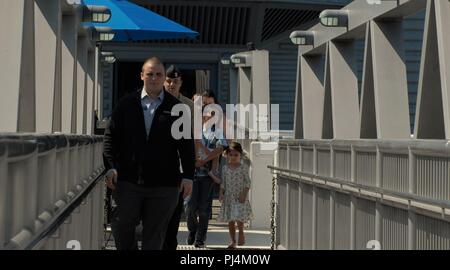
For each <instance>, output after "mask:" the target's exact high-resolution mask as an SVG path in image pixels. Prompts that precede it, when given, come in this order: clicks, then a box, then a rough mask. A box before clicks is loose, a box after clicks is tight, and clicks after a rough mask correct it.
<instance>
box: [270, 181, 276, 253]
mask: <svg viewBox="0 0 450 270" xmlns="http://www.w3.org/2000/svg"><path fill="white" fill-rule="evenodd" d="M276 180H277V178H276V176H275V175H274V176H273V178H272V201H271V217H270V227H271V230H272V231H271V244H270V249H272V250H274V249H276V244H275V232H276V218H275V217H276V216H275V215H276V211H275V209H276V202H275V188H276Z"/></svg>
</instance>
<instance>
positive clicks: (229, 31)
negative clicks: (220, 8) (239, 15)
mask: <svg viewBox="0 0 450 270" xmlns="http://www.w3.org/2000/svg"><path fill="white" fill-rule="evenodd" d="M236 10H237V8H234V7H232V8H230V15H229V18H230V20H229V21H228V25H229V26H230V27H229V28H228V29H227V38H228V41H229V42H230V43H231V40H232V37H233V26H234V23H235V20H236Z"/></svg>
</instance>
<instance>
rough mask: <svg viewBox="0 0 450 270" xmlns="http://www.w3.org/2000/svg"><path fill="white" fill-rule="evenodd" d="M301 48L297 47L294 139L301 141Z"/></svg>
mask: <svg viewBox="0 0 450 270" xmlns="http://www.w3.org/2000/svg"><path fill="white" fill-rule="evenodd" d="M303 50H304V49H302V46H299V47H298V56H297V79H296V85H295V112H294V139H303V103H302V65H301V63H302V61H301V59H302V56H301V55H302V52H303Z"/></svg>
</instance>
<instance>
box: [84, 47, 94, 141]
mask: <svg viewBox="0 0 450 270" xmlns="http://www.w3.org/2000/svg"><path fill="white" fill-rule="evenodd" d="M87 59H88V61H87V95H86V100H87V104H86V116H85V119H86V132H84V133H85V134H88V135H92V134H94V130H95V129H94V128H95V127H94V125H95V119H94V114H95V111H94V110H95V109H94V108H95V85H94V81H95V51H93V50H89V51H88V57H87Z"/></svg>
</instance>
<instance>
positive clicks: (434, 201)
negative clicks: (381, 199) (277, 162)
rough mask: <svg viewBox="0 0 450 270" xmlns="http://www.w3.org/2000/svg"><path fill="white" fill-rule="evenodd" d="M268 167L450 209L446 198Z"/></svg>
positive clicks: (299, 179) (300, 179)
mask: <svg viewBox="0 0 450 270" xmlns="http://www.w3.org/2000/svg"><path fill="white" fill-rule="evenodd" d="M267 168H269V169H270V170H271V171H272V172H273V173H276V172H277V171H278V172H282V173H288V174H294V175H298V176H299V178H298V179H297V178H294V177H291V178H292V179H293V180H296V181H304V180H302V178H301V176H304V177H309V178H311V179H313V178H317V179H320V180H323V181H326V182H331V183H335V184H339V185H346V186H349V187H353V188H356V189H360V190H361V189H364V190H366V191H370V192H375V193H379V194H382V195H388V196H395V197H398V198H399V199H406V200H408V201H416V202H419V203H425V204H430V205H433V206H437V207H440V208H448V209H450V201H446V200H438V199H431V198H426V197H422V196H418V195H414V194H410V193H404V192H398V191H392V190H387V189H384V188H380V187H373V186H366V185H361V184H358V183H355V182H349V181H346V180H343V179H339V178H336V177H328V176H321V175H317V174H312V173H305V172H300V171H295V170H290V169H284V168H280V167H275V166H270V165H269V166H267ZM283 176H284V177H290V176H289V175H283ZM304 182H308V183H311V182H313V181H304ZM313 183H315V182H313ZM317 184H320V183H317Z"/></svg>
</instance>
